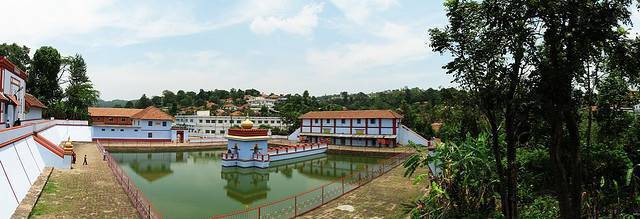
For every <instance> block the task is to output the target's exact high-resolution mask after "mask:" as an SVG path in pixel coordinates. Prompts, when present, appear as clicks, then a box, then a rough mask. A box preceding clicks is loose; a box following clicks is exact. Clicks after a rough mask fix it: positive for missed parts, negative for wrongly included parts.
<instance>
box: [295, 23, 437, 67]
mask: <svg viewBox="0 0 640 219" xmlns="http://www.w3.org/2000/svg"><path fill="white" fill-rule="evenodd" d="M373 34H374V35H375V36H377V37H378V38H380V41H373V42H356V43H346V44H338V45H335V46H333V47H332V48H331V49H326V50H309V51H308V52H307V55H306V58H307V62H308V63H309V64H310V65H311V66H313V67H312V69H317V70H318V73H321V74H330V75H337V74H343V73H353V72H363V71H364V72H366V70H367V69H371V68H374V67H381V66H387V65H394V64H402V63H405V62H409V61H415V60H420V59H424V58H425V57H427V56H428V55H429V54H430V50H429V49H428V48H427V46H426V45H425V43H426V37H425V36H424V33H423V32H412V31H411V29H410V28H409V27H408V26H403V25H399V24H394V23H389V22H387V23H385V24H384V25H383V26H382V27H381V28H380V29H378V30H375V31H373Z"/></svg>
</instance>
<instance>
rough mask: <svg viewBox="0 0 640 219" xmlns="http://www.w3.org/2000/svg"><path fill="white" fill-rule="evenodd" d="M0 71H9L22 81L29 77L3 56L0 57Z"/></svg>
mask: <svg viewBox="0 0 640 219" xmlns="http://www.w3.org/2000/svg"><path fill="white" fill-rule="evenodd" d="M0 69H7V70H9V72H11V73H13V74H15V75H16V76H18V77H20V78H22V79H23V80H27V77H28V76H29V75H28V73H27V72H25V71H23V70H21V69H19V68H18V67H17V66H16V65H15V64H13V63H12V62H11V61H9V59H7V58H6V57H4V56H0Z"/></svg>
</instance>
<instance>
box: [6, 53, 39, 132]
mask: <svg viewBox="0 0 640 219" xmlns="http://www.w3.org/2000/svg"><path fill="white" fill-rule="evenodd" d="M0 74H1V75H0V124H1V125H0V127H3V128H4V127H8V126H13V124H14V122H15V121H16V120H18V119H20V120H22V121H25V120H39V119H42V113H41V109H42V108H46V107H45V106H44V104H42V103H41V102H40V101H39V100H38V99H37V98H36V97H34V96H31V95H29V96H30V99H29V101H30V102H27V104H29V105H27V104H25V95H28V94H27V93H26V82H25V81H26V80H27V77H28V73H27V72H25V71H22V70H20V69H19V68H18V67H17V66H16V65H14V64H13V63H11V61H9V60H8V59H7V58H5V57H3V56H0ZM38 103H39V104H38ZM25 107H26V108H25ZM25 110H29V111H30V112H31V110H33V113H32V114H29V116H28V117H26V114H27V113H25ZM38 111H40V113H39V114H38V113H37V112H38Z"/></svg>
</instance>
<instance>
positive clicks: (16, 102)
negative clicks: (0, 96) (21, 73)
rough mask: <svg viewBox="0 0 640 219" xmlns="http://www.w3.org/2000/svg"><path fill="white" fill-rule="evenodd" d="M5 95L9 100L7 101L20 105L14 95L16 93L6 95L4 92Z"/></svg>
mask: <svg viewBox="0 0 640 219" xmlns="http://www.w3.org/2000/svg"><path fill="white" fill-rule="evenodd" d="M5 96H6V97H7V98H9V100H10V101H9V103H10V104H11V103H13V105H16V106H20V102H19V101H18V98H17V97H16V95H6V94H5Z"/></svg>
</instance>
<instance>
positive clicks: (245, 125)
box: [222, 119, 327, 168]
mask: <svg viewBox="0 0 640 219" xmlns="http://www.w3.org/2000/svg"><path fill="white" fill-rule="evenodd" d="M240 126H241V127H240V128H230V129H229V131H228V132H227V133H228V134H227V136H226V138H227V140H228V142H227V153H223V154H222V166H224V167H258V168H267V167H269V163H270V162H271V161H278V160H285V159H293V158H298V157H304V156H309V155H314V154H321V153H325V152H326V151H327V144H326V142H325V141H322V140H321V141H319V142H317V143H304V144H298V145H295V146H281V147H269V145H268V143H267V141H268V140H269V138H270V136H269V130H267V129H254V128H253V122H251V121H250V120H249V119H246V120H244V121H243V122H242V123H241V124H240Z"/></svg>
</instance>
